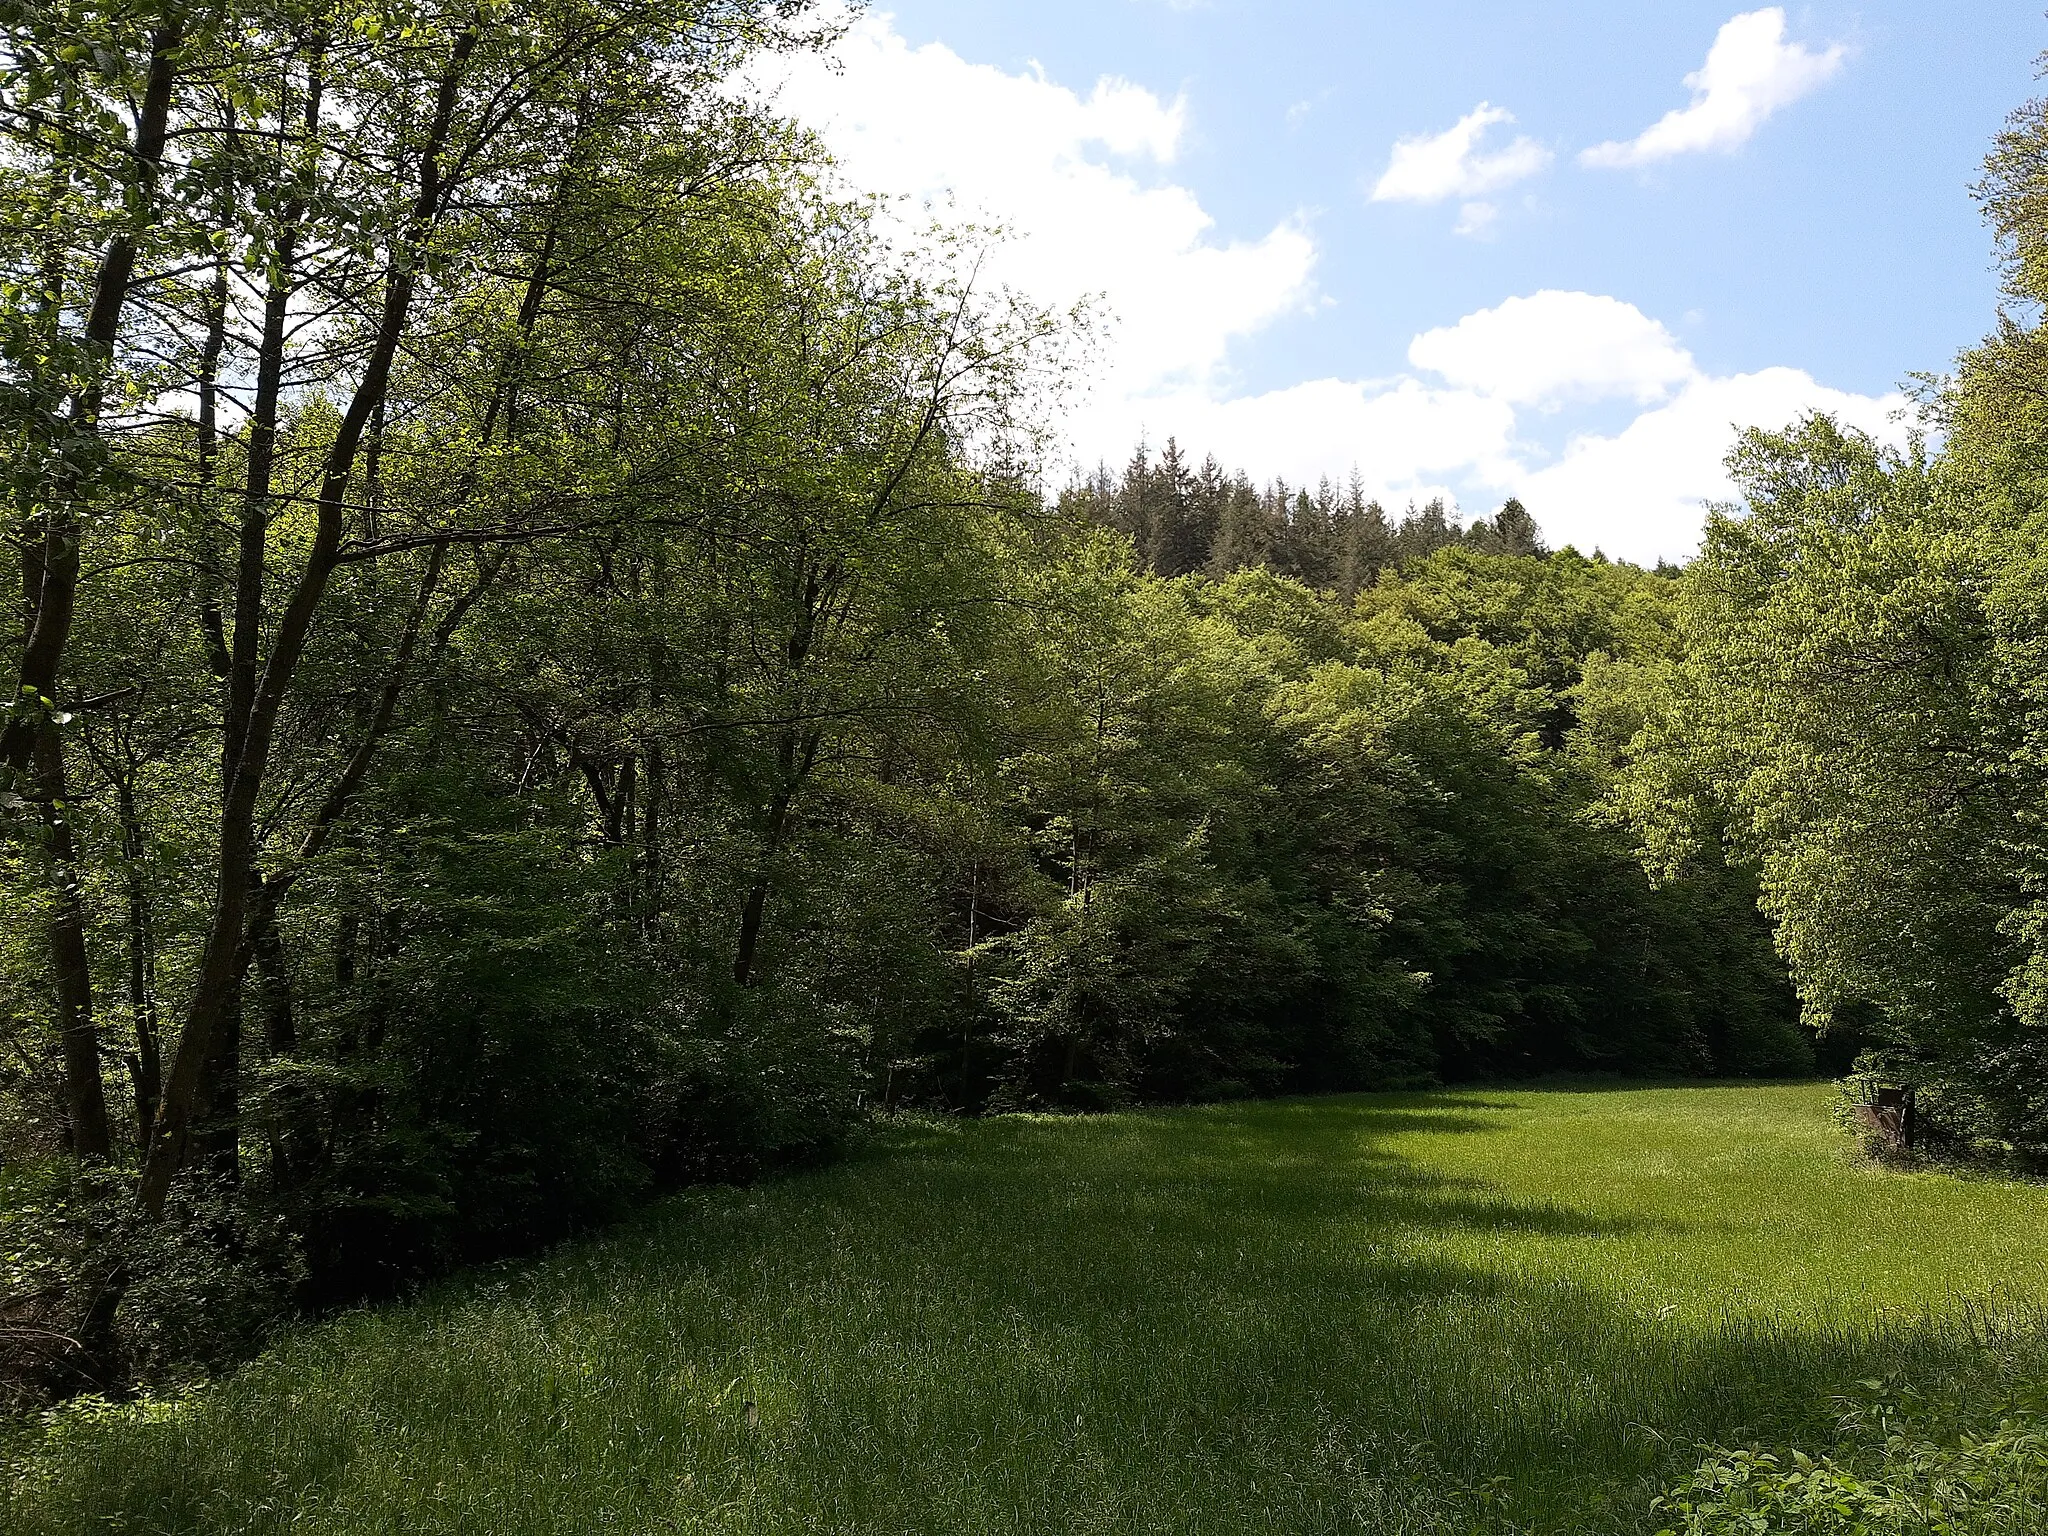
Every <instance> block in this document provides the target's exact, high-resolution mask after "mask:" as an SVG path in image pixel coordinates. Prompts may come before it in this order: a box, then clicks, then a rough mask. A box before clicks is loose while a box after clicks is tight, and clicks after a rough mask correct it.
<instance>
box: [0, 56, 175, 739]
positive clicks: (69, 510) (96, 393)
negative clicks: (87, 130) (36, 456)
mask: <svg viewBox="0 0 2048 1536" xmlns="http://www.w3.org/2000/svg"><path fill="white" fill-rule="evenodd" d="M183 41H184V30H183V24H182V22H180V21H179V20H177V19H176V17H175V16H174V17H173V18H172V19H171V20H169V21H168V22H166V24H165V25H164V26H163V27H162V28H160V29H159V30H158V31H157V32H156V33H154V34H153V35H152V36H151V38H150V60H149V74H148V77H147V79H146V81H145V82H144V85H143V92H142V102H141V104H140V106H139V107H138V109H137V111H136V115H135V138H134V144H133V150H132V158H133V159H134V161H135V163H136V166H137V168H138V169H139V171H140V172H141V181H142V183H143V187H144V190H145V192H148V191H150V190H153V188H154V185H155V181H156V174H157V171H158V169H159V168H160V167H161V166H162V164H163V155H164V142H165V139H166V137H167V135H168V134H169V131H170V119H171V87H172V84H173V82H174V79H175V75H176V55H177V53H178V50H179V48H180V47H181V45H182V44H183ZM135 257H136V240H135V236H134V235H133V234H132V233H128V232H125V231H124V232H123V233H122V234H119V235H117V236H115V237H114V239H113V240H111V241H109V242H108V244H107V249H106V254H105V255H104V256H102V257H101V258H100V265H99V271H98V272H97V273H96V274H95V276H94V280H93V293H92V302H91V304H90V306H89V307H88V308H87V310H86V317H85V332H84V340H85V343H86V345H87V346H88V347H90V348H91V349H92V350H93V351H94V352H95V353H97V354H98V355H99V356H100V357H101V358H103V359H107V360H111V358H112V357H113V353H114V342H115V340H116V338H117V337H118V336H119V335H120V330H121V312H122V310H123V309H124V308H125V307H126V305H127V302H128V288H129V284H130V283H131V282H132V281H133V279H134V276H135ZM100 389H101V384H100V382H99V381H97V380H95V381H93V382H90V383H88V384H87V386H86V387H85V389H84V390H83V392H82V393H80V394H79V395H78V396H76V397H74V399H73V401H72V405H71V411H70V416H71V424H72V426H73V428H74V429H75V430H78V431H79V432H81V433H82V434H84V435H86V436H88V437H96V436H97V435H98V431H99V412H100ZM66 478H67V479H68V480H69V481H70V483H68V484H64V485H60V486H58V487H57V488H56V491H55V499H56V503H57V504H56V505H55V506H54V507H53V508H51V510H50V511H49V513H48V514H47V516H46V517H45V518H44V519H43V522H44V528H43V552H42V557H41V560H40V562H39V563H40V566H41V576H42V580H41V582H40V584H39V590H38V591H37V592H36V593H35V594H34V598H33V601H32V603H31V605H30V611H29V623H28V634H27V640H26V643H25V644H24V645H23V646H22V653H21V668H20V672H19V677H20V682H19V684H18V685H17V687H16V688H15V690H14V692H13V694H12V696H11V698H10V700H9V702H10V703H11V704H12V705H13V708H12V709H11V710H10V711H9V713H8V716H7V721H6V724H5V726H4V728H0V769H7V770H11V771H12V772H14V773H17V774H19V773H21V772H23V771H24V770H26V769H27V768H28V766H29V762H30V759H31V758H33V757H34V756H35V752H36V740H37V738H38V737H40V736H41V735H43V734H44V733H45V732H48V731H52V730H53V729H54V727H53V726H52V725H51V724H50V722H49V720H48V718H47V715H48V712H47V710H46V709H45V708H44V707H43V706H42V705H41V703H40V701H41V700H44V699H51V700H54V699H55V698H56V697H57V680H58V677H59V676H60V674H61V673H62V671H63V666H64V650H65V647H66V645H68V644H69V642H70V639H71V622H72V619H73V616H74V615H75V614H76V613H77V610H78V571H79V551H80V541H81V538H82V536H83V530H82V528H81V525H80V519H79V510H78V506H77V499H78V495H79V490H80V487H79V485H78V483H77V477H76V476H75V475H72V476H67V477H66ZM24 701H27V702H26V705H24ZM60 750H61V749H60Z"/></svg>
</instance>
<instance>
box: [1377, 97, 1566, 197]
mask: <svg viewBox="0 0 2048 1536" xmlns="http://www.w3.org/2000/svg"><path fill="white" fill-rule="evenodd" d="M1514 120H1515V115H1514V113H1512V112H1509V111H1506V110H1504V109H1503V108H1500V107H1495V106H1490V105H1488V104H1487V103H1486V102H1483V101H1482V102H1481V103H1479V105H1478V106H1476V107H1474V108H1473V109H1472V110H1471V111H1470V112H1468V113H1466V114H1465V115H1464V116H1463V117H1461V118H1459V119H1458V121H1457V123H1456V124H1455V125H1454V126H1452V127H1450V128H1446V129H1445V130H1444V131H1443V132H1442V133H1437V134H1417V135H1414V136H1412V137H1409V138H1405V139H1401V140H1399V141H1397V142H1396V143H1395V145H1394V153H1393V156H1392V158H1391V159H1389V160H1388V162H1387V169H1386V171H1385V172H1384V174H1382V175H1381V177H1380V179H1379V181H1378V183H1377V184H1376V185H1375V186H1374V187H1373V189H1372V200H1373V201H1374V202H1376V203H1397V202H1398V203H1441V202H1443V201H1445V200H1446V199H1448V198H1453V197H1462V198H1480V197H1483V196H1484V195H1485V194H1487V193H1489V192H1497V191H1499V190H1500V189H1501V188H1502V187H1506V186H1512V185H1513V184H1514V183H1515V182H1518V181H1522V180H1525V179H1526V178H1528V177H1530V176H1534V175H1536V174H1537V173H1538V172H1539V171H1541V170H1542V169H1543V168H1544V167H1545V166H1547V165H1549V164H1550V151H1549V150H1547V149H1545V148H1544V147H1543V146H1542V145H1541V144H1538V143H1537V142H1536V141H1535V140H1534V139H1532V138H1528V137H1526V136H1525V137H1522V138H1518V139H1516V140H1514V141H1513V142H1512V143H1510V144H1508V145H1507V146H1506V147H1505V148H1502V149H1497V150H1494V151H1492V152H1491V153H1483V152H1482V151H1481V149H1480V141H1481V140H1482V139H1484V138H1485V137H1486V134H1487V130H1488V129H1490V128H1494V127H1497V126H1499V125H1501V124H1504V123H1512V122H1513V121H1514Z"/></svg>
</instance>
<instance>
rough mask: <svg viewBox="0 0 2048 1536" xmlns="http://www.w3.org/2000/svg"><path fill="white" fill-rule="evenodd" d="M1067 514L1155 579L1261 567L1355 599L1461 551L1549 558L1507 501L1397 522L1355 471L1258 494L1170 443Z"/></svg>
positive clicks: (1095, 477) (1089, 491) (1075, 490)
mask: <svg viewBox="0 0 2048 1536" xmlns="http://www.w3.org/2000/svg"><path fill="white" fill-rule="evenodd" d="M1060 504H1061V507H1062V508H1063V509H1064V510H1066V511H1067V512H1069V513H1070V514H1072V515H1074V516H1077V517H1083V518H1086V519H1088V520H1090V521H1092V522H1097V523H1100V524H1102V526H1104V527H1106V528H1115V529H1117V530H1119V531H1120V532H1122V533H1124V534H1126V535H1127V536H1128V537H1129V538H1130V540H1131V546H1132V550H1133V553H1134V555H1135V557H1136V559H1137V561H1138V564H1139V566H1140V567H1141V568H1142V569H1144V570H1147V571H1150V572H1151V573H1152V574H1153V575H1155V576H1188V575H1195V574H1202V575H1209V576H1228V575H1229V574H1230V573H1231V572H1233V571H1243V570H1251V569H1254V568H1264V569H1266V570H1271V571H1275V572H1278V573H1279V574H1280V575H1283V576H1291V577H1293V578H1294V579H1295V580H1297V581H1301V582H1305V583H1307V584H1308V585H1309V586H1312V587H1316V588H1319V589H1323V590H1327V591H1331V592H1335V593H1336V594H1337V596H1338V597H1339V598H1341V599H1342V600H1343V601H1345V602H1347V603H1348V602H1350V601H1351V600H1352V599H1353V598H1354V597H1356V596H1357V595H1358V593H1359V590H1360V589H1361V588H1364V587H1369V586H1371V585H1372V584H1373V582H1374V581H1375V580H1376V579H1378V576H1379V573H1380V572H1381V571H1385V570H1389V569H1392V568H1395V567H1398V566H1400V565H1402V564H1404V563H1406V562H1408V561H1411V560H1419V559H1422V558H1423V557H1424V556H1426V555H1432V554H1434V553H1436V551H1438V550H1440V549H1448V548H1450V547H1451V546H1453V545H1459V544H1462V545H1464V546H1465V547H1467V548H1470V549H1478V550H1483V551H1485V552H1486V553H1488V554H1499V555H1541V554H1545V553H1547V551H1546V550H1545V548H1544V545H1543V537H1542V533H1541V531H1540V530H1539V529H1538V528H1537V526H1536V520H1535V519H1534V518H1533V517H1531V516H1530V515H1529V512H1528V509H1527V508H1526V507H1524V506H1523V505H1522V504H1521V502H1520V501H1518V500H1516V499H1515V498H1514V497H1512V496H1511V497H1509V498H1508V499H1507V501H1506V502H1505V503H1503V504H1502V506H1501V509H1500V511H1499V512H1498V513H1496V514H1495V515H1494V516H1492V517H1490V518H1489V517H1479V518H1474V519H1473V520H1472V522H1471V523H1469V524H1466V525H1464V526H1460V525H1459V524H1458V522H1457V521H1456V520H1455V519H1454V518H1453V516H1452V515H1451V513H1450V511H1449V509H1448V508H1447V507H1446V506H1445V504H1444V500H1443V498H1442V497H1441V496H1436V497H1432V498H1430V500H1429V501H1428V502H1427V503H1425V504H1424V505H1423V506H1421V507H1415V506H1412V505H1411V506H1410V507H1409V508H1408V510H1407V512H1406V513H1405V514H1404V515H1402V516H1399V517H1391V516H1389V515H1388V513H1387V510H1386V509H1385V508H1384V507H1382V506H1381V505H1380V504H1379V502H1378V501H1377V500H1375V499H1373V498H1371V497H1369V496H1367V494H1366V491H1365V482H1364V480H1363V478H1362V477H1361V476H1360V475H1359V474H1358V473H1357V472H1356V471H1354V472H1353V473H1352V475H1351V477H1350V479H1349V481H1348V482H1347V483H1346V484H1345V485H1344V487H1343V488H1342V489H1339V488H1338V487H1337V486H1336V485H1334V484H1332V483H1331V482H1330V481H1329V480H1328V479H1327V478H1326V479H1324V480H1322V481H1321V482H1319V483H1318V484H1317V486H1316V487H1315V490H1314V491H1313V492H1312V493H1311V492H1310V490H1309V489H1308V488H1307V487H1306V486H1298V487H1297V486H1290V485H1289V484H1288V483H1287V481H1286V480H1285V479H1275V480H1272V481H1270V482H1268V483H1267V484H1266V485H1265V486H1264V487H1260V486H1257V485H1254V484H1253V483H1252V479H1251V476H1249V475H1247V474H1245V473H1244V472H1243V471H1242V470H1239V471H1236V472H1231V471H1227V470H1225V469H1224V467H1223V466H1222V465H1221V464H1220V463H1218V462H1217V460H1216V458H1215V457H1214V456H1213V455H1210V456H1208V457H1205V458H1204V459H1203V460H1202V462H1201V464H1200V465H1199V466H1194V467H1190V465H1189V462H1188V459H1187V457H1186V455H1184V454H1183V453H1182V451H1181V448H1180V444H1179V443H1178V442H1177V441H1176V440H1175V439H1173V438H1168V439H1167V441H1166V446H1165V448H1164V449H1162V450H1161V451H1160V453H1159V455H1158V457H1157V458H1156V459H1155V458H1154V457H1153V455H1152V453H1151V451H1150V450H1149V449H1148V448H1147V447H1146V446H1145V445H1144V444H1142V443H1141V444H1140V445H1139V446H1138V449H1137V451H1136V452H1135V453H1134V454H1133V455H1132V456H1131V459H1130V461H1129V462H1128V463H1127V464H1126V465H1125V466H1124V469H1123V472H1122V473H1121V474H1116V473H1113V472H1112V471H1111V470H1110V469H1109V467H1108V466H1107V465H1101V466H1098V467H1097V469H1096V470H1095V472H1094V473H1093V474H1092V475H1089V476H1088V477H1087V478H1085V479H1084V480H1082V481H1080V482H1079V483H1077V484H1075V485H1073V486H1071V487H1069V488H1068V489H1067V491H1066V492H1065V494H1064V495H1063V496H1062V497H1061V498H1060Z"/></svg>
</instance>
